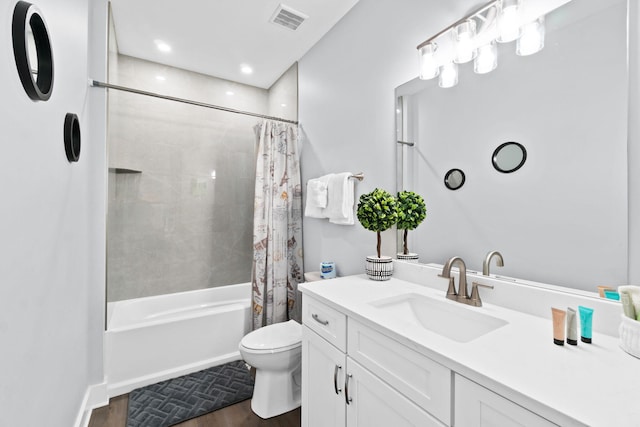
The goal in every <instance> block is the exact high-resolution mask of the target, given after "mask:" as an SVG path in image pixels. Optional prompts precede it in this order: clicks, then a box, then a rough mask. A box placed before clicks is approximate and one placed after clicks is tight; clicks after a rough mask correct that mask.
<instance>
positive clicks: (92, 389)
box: [73, 382, 109, 427]
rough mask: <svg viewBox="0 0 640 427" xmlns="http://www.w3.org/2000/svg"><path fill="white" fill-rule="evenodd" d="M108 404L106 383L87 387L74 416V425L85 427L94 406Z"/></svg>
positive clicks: (98, 406)
mask: <svg viewBox="0 0 640 427" xmlns="http://www.w3.org/2000/svg"><path fill="white" fill-rule="evenodd" d="M108 404H109V396H108V394H107V383H106V382H103V383H100V384H94V385H90V386H89V387H87V391H86V392H85V393H84V398H83V399H82V404H81V405H80V410H79V411H78V415H77V416H76V422H75V423H74V424H73V425H74V427H87V426H88V425H89V420H90V419H91V412H92V411H93V410H94V409H95V408H100V407H101V406H106V405H108Z"/></svg>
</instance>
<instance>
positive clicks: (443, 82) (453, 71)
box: [438, 62, 458, 88]
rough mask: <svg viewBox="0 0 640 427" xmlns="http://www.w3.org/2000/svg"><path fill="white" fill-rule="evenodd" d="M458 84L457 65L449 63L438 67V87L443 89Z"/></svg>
mask: <svg viewBox="0 0 640 427" xmlns="http://www.w3.org/2000/svg"><path fill="white" fill-rule="evenodd" d="M457 84H458V64H456V63H455V62H449V63H447V64H444V65H443V66H442V67H440V79H439V80H438V85H439V86H440V87H443V88H450V87H454V86H455V85H457Z"/></svg>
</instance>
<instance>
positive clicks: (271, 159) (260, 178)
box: [251, 120, 303, 329]
mask: <svg viewBox="0 0 640 427" xmlns="http://www.w3.org/2000/svg"><path fill="white" fill-rule="evenodd" d="M256 137H257V139H258V141H259V148H258V156H257V164H256V187H255V207H254V218H253V269H252V273H251V282H252V287H253V292H252V302H253V304H252V306H253V329H258V328H260V327H262V326H266V325H271V324H273V323H278V322H284V321H286V320H289V319H295V320H297V321H300V313H301V310H300V307H299V306H300V301H299V298H298V283H301V282H302V278H303V271H302V189H301V185H300V162H299V158H298V147H297V145H298V128H297V126H296V125H293V124H288V123H282V122H276V121H271V120H265V121H263V122H262V124H259V125H257V126H256Z"/></svg>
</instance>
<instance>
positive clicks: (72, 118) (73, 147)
mask: <svg viewBox="0 0 640 427" xmlns="http://www.w3.org/2000/svg"><path fill="white" fill-rule="evenodd" d="M64 151H65V153H66V154H67V160H69V162H77V161H78V159H79V158H80V121H79V120H78V116H77V115H75V114H73V113H67V115H66V116H65V117H64Z"/></svg>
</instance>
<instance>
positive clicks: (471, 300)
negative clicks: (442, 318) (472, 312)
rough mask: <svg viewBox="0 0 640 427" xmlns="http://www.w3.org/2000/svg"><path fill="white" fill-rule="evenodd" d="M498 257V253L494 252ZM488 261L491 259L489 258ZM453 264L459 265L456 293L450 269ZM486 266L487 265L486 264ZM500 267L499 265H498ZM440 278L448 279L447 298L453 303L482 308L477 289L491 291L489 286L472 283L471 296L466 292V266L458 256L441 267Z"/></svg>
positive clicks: (491, 287)
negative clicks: (481, 288)
mask: <svg viewBox="0 0 640 427" xmlns="http://www.w3.org/2000/svg"><path fill="white" fill-rule="evenodd" d="M496 253H497V254H498V255H500V254H499V253H498V252H496ZM489 259H491V258H490V257H489ZM500 260H502V255H500ZM454 264H459V265H460V267H459V268H460V278H459V280H458V291H457V292H456V285H455V282H454V279H453V277H451V268H452V267H453V265H454ZM487 264H488V263H487ZM498 265H501V264H498ZM440 277H444V278H445V279H449V288H448V289H447V298H448V299H452V300H454V301H458V302H461V303H463V304H468V305H472V306H474V307H482V300H481V299H480V293H479V292H478V287H479V286H481V287H483V288H489V289H493V286H491V285H485V284H482V283H477V282H473V283H472V285H473V286H472V290H471V296H469V293H468V291H467V266H466V265H465V263H464V261H463V260H462V258H460V257H458V256H454V257H452V258H450V259H449V261H447V263H446V264H445V265H444V267H442V273H441V274H440Z"/></svg>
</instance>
